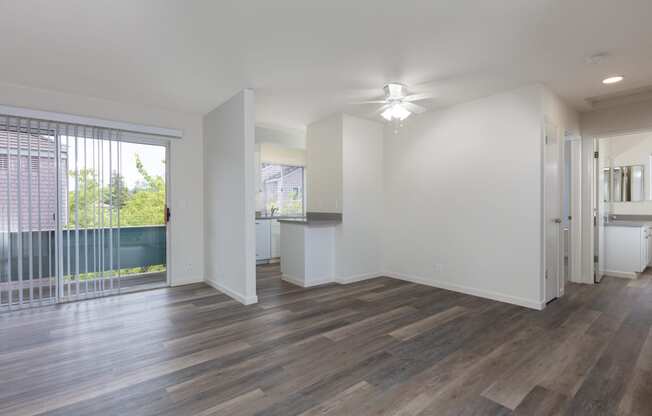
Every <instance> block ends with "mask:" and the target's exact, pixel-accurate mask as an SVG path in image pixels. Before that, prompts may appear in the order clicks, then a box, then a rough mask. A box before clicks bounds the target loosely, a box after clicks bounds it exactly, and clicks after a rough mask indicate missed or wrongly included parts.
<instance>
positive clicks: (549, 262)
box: [544, 122, 563, 302]
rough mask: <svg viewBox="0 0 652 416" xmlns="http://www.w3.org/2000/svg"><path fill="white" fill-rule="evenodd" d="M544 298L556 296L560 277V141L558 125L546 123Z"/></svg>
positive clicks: (551, 298)
mask: <svg viewBox="0 0 652 416" xmlns="http://www.w3.org/2000/svg"><path fill="white" fill-rule="evenodd" d="M544 136H545V137H544V196H545V197H544V199H545V201H544V220H545V222H544V224H545V225H544V233H545V271H544V277H545V301H546V302H550V301H551V300H553V299H555V298H557V297H559V293H560V276H561V259H562V258H563V257H562V253H561V248H562V245H561V224H562V220H561V213H562V201H561V191H562V180H561V179H562V177H561V176H562V174H561V172H562V170H561V161H562V160H563V159H562V149H563V146H562V143H561V140H560V138H559V132H558V129H557V127H556V126H555V125H554V124H552V123H550V122H546V125H545V132H544Z"/></svg>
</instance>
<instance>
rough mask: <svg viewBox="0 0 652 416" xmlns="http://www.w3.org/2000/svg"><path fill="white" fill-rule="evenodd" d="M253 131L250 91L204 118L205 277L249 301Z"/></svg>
mask: <svg viewBox="0 0 652 416" xmlns="http://www.w3.org/2000/svg"><path fill="white" fill-rule="evenodd" d="M254 129H255V107H254V93H253V91H251V90H244V91H242V92H240V93H238V94H237V95H235V96H234V97H233V98H231V99H230V100H228V101H227V102H225V103H224V104H222V105H221V106H219V107H218V108H216V109H215V110H213V111H212V112H210V113H208V114H207V115H206V116H204V178H205V180H204V213H205V215H204V225H205V235H204V245H205V249H206V266H205V269H206V281H207V282H208V283H209V284H211V285H213V286H214V287H216V288H218V289H219V290H221V291H223V292H225V293H226V294H228V295H230V296H232V297H233V298H235V299H237V300H239V301H240V302H242V303H245V304H250V303H255V302H256V301H257V298H256V269H255V264H256V252H255V228H254V227H255V223H254V221H255V219H254V218H255V203H254V201H255V183H254V182H255V179H254V175H255V165H254Z"/></svg>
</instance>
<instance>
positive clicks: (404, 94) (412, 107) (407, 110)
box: [359, 83, 430, 122]
mask: <svg viewBox="0 0 652 416" xmlns="http://www.w3.org/2000/svg"><path fill="white" fill-rule="evenodd" d="M383 91H385V98H384V99H382V100H372V101H363V102H361V103H359V104H382V105H381V106H380V108H378V109H377V110H376V111H375V112H374V114H380V115H381V117H382V118H384V119H385V120H387V121H399V122H400V121H403V120H405V119H406V118H408V117H410V116H411V115H412V114H421V113H423V112H425V111H427V109H426V108H425V107H422V106H420V105H418V104H415V103H414V102H415V101H421V100H427V99H429V98H430V96H429V95H427V94H408V91H407V87H406V86H405V85H403V84H398V83H389V84H387V85H385V86H384V87H383Z"/></svg>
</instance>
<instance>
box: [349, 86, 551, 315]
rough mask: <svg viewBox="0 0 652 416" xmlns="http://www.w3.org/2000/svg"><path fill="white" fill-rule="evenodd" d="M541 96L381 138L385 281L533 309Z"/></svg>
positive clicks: (412, 125)
mask: <svg viewBox="0 0 652 416" xmlns="http://www.w3.org/2000/svg"><path fill="white" fill-rule="evenodd" d="M541 94H542V92H541V87H540V86H531V87H525V88H521V89H518V90H515V91H511V92H506V93H503V94H498V95H494V96H491V97H487V98H483V99H480V100H477V101H473V102H469V103H465V104H462V105H458V106H455V107H452V108H448V109H445V110H441V111H436V112H431V113H425V114H423V115H420V116H418V117H414V118H412V119H409V121H408V122H407V123H406V125H405V126H404V127H403V128H401V129H399V131H398V133H397V134H394V130H393V129H392V128H387V129H386V130H385V138H384V144H385V149H384V155H385V157H384V206H385V213H384V217H383V221H382V223H383V225H384V227H383V233H384V239H383V250H382V252H383V257H384V262H385V264H384V268H385V271H386V272H389V274H390V275H394V276H396V277H400V278H405V279H409V280H414V281H418V282H421V283H425V284H432V285H435V286H439V287H444V288H449V289H452V290H459V291H463V292H467V293H471V294H475V295H479V296H485V297H490V298H494V299H498V300H504V301H507V302H512V303H516V304H521V305H525V306H529V307H535V308H539V307H541V301H542V299H543V293H542V289H541V286H542V283H541V270H542V257H541V255H542V187H541V185H542V141H541V140H542V139H541V137H542V135H541V132H542V130H541V126H542V119H543V109H542V105H543V104H542V99H541V97H542V95H541ZM344 215H345V216H346V212H345V213H344Z"/></svg>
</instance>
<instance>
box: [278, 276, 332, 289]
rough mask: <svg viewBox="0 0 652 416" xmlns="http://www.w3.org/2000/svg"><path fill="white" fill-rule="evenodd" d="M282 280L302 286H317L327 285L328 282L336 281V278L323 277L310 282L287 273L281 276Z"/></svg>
mask: <svg viewBox="0 0 652 416" xmlns="http://www.w3.org/2000/svg"><path fill="white" fill-rule="evenodd" d="M281 280H283V281H286V282H288V283H291V284H293V285H296V286H300V287H315V286H321V285H326V284H328V283H334V280H333V279H332V278H330V277H329V278H326V279H321V280H313V281H310V282H304V281H303V280H302V279H299V278H297V277H294V276H288V275H286V274H284V275H282V276H281Z"/></svg>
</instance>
